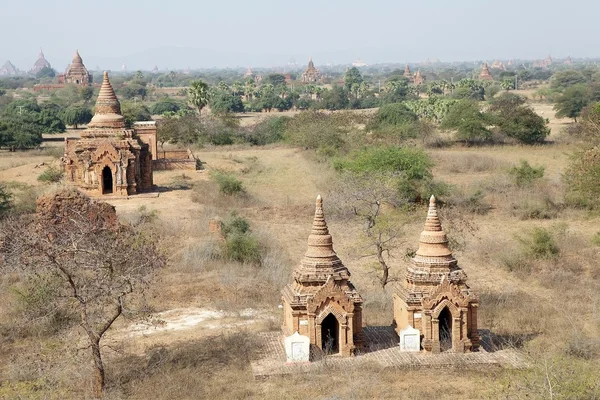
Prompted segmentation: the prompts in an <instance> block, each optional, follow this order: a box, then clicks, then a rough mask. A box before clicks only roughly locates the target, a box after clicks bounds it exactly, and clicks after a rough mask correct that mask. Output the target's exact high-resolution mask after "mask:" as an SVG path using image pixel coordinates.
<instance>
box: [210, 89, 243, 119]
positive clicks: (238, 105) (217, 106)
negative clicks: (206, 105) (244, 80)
mask: <svg viewBox="0 0 600 400" xmlns="http://www.w3.org/2000/svg"><path fill="white" fill-rule="evenodd" d="M210 108H211V110H212V112H214V113H217V114H223V113H228V112H244V104H243V103H242V99H241V98H240V96H238V95H235V94H233V93H231V92H229V91H222V90H218V91H217V92H216V93H215V94H214V95H213V96H212V97H211V99H210Z"/></svg>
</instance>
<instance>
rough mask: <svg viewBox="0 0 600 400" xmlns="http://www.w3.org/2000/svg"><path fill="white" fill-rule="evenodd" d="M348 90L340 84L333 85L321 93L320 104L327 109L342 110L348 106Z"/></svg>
mask: <svg viewBox="0 0 600 400" xmlns="http://www.w3.org/2000/svg"><path fill="white" fill-rule="evenodd" d="M349 103H350V102H349V100H348V91H347V90H346V89H345V88H344V87H342V86H334V87H333V88H331V90H328V91H327V92H325V94H323V97H322V102H321V104H322V106H323V108H325V109H327V110H343V109H346V108H348V104H349Z"/></svg>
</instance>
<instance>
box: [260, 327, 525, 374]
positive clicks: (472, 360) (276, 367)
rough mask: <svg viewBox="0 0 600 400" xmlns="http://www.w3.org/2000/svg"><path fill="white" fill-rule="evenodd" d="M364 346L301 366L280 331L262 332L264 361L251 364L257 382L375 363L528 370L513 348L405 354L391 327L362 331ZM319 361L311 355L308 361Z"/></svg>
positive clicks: (262, 359) (382, 365) (401, 365)
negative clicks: (288, 352)
mask: <svg viewBox="0 0 600 400" xmlns="http://www.w3.org/2000/svg"><path fill="white" fill-rule="evenodd" d="M363 332H364V339H365V345H364V346H363V348H362V349H361V351H360V352H359V353H358V354H357V355H356V356H354V357H338V356H330V357H326V358H323V359H320V360H317V361H313V362H310V363H303V364H286V357H285V350H284V348H283V340H282V336H281V332H262V333H261V334H260V336H261V340H262V344H263V358H261V359H260V360H257V361H255V362H253V363H252V365H251V366H252V373H253V374H254V377H255V378H256V379H259V378H266V377H269V376H272V375H287V374H296V373H306V372H312V371H319V370H321V369H323V368H325V367H327V368H328V369H331V368H349V367H357V366H361V365H364V364H367V363H368V364H375V365H378V366H381V367H384V368H449V367H464V368H481V367H497V368H499V367H503V368H527V367H528V363H527V362H526V361H525V359H524V358H523V356H522V355H521V354H520V353H519V352H518V351H516V350H514V349H502V350H498V351H493V352H492V351H487V350H486V349H485V348H484V346H482V347H481V348H480V351H477V352H473V353H451V352H443V353H439V354H431V353H424V352H420V353H405V352H402V351H400V346H398V336H397V335H396V333H395V332H394V330H393V329H392V328H391V327H365V328H363ZM316 358H318V356H317V355H312V357H311V359H316Z"/></svg>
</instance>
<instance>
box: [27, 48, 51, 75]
mask: <svg viewBox="0 0 600 400" xmlns="http://www.w3.org/2000/svg"><path fill="white" fill-rule="evenodd" d="M44 68H52V66H51V65H50V63H49V62H48V60H46V57H44V52H43V51H42V49H40V54H39V55H38V59H37V61H36V62H35V63H34V64H33V67H32V68H31V70H30V71H29V72H30V73H32V74H37V73H38V72H40V71H41V70H42V69H44Z"/></svg>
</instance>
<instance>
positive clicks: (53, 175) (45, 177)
mask: <svg viewBox="0 0 600 400" xmlns="http://www.w3.org/2000/svg"><path fill="white" fill-rule="evenodd" d="M63 176H64V172H63V171H61V170H60V169H59V168H56V167H54V166H50V167H48V168H46V170H45V171H44V172H42V173H41V174H40V176H38V178H37V179H38V181H40V182H45V183H56V182H60V181H61V179H62V178H63Z"/></svg>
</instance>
